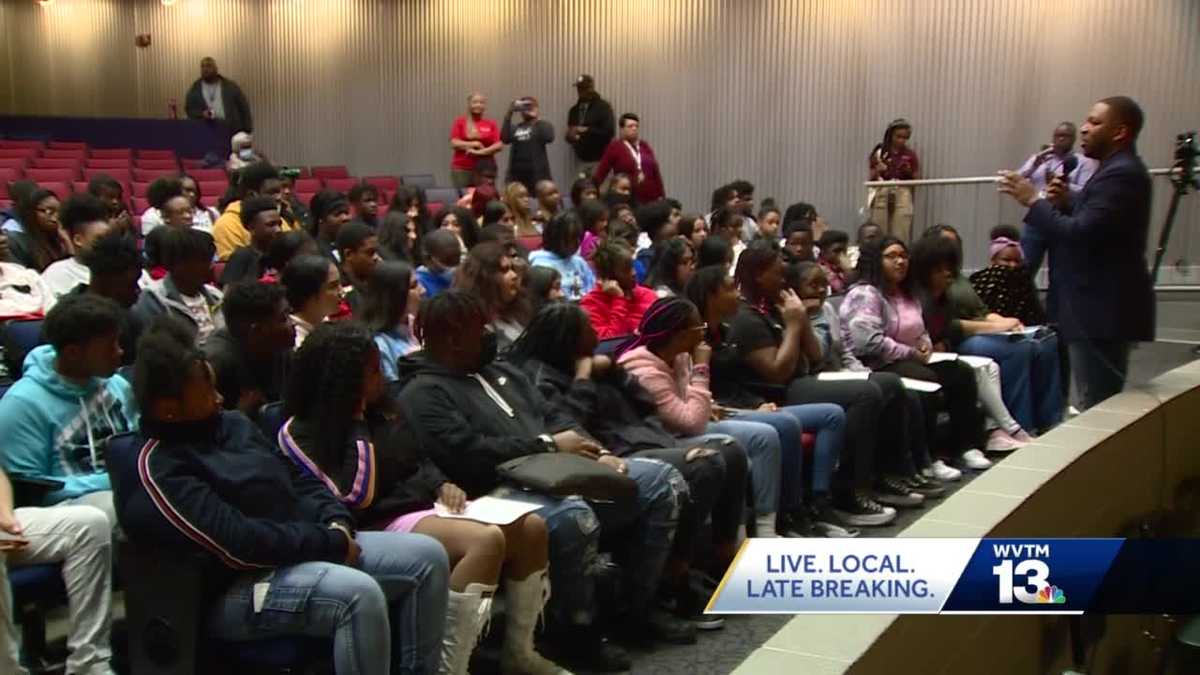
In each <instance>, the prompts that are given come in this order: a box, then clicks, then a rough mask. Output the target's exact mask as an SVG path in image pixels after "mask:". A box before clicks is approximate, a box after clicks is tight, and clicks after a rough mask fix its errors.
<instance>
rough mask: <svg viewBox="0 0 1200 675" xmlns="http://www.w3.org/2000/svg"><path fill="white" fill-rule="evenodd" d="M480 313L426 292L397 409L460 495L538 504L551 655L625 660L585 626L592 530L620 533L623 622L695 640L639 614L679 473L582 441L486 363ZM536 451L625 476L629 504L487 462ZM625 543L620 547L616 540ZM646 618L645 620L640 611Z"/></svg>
mask: <svg viewBox="0 0 1200 675" xmlns="http://www.w3.org/2000/svg"><path fill="white" fill-rule="evenodd" d="M486 325H487V316H486V310H485V309H484V307H483V304H482V303H481V302H480V301H479V300H478V299H477V298H476V297H475V296H474V295H472V294H470V293H466V292H464V291H460V290H456V289H451V290H448V291H446V292H444V293H441V294H439V295H437V296H435V297H433V298H430V299H429V300H426V302H425V304H424V306H423V307H422V308H421V311H420V314H419V315H418V316H417V325H416V335H417V339H418V340H420V341H422V343H423V344H424V345H425V351H424V352H419V353H417V354H414V355H410V356H407V357H404V358H402V359H400V362H399V364H398V366H399V371H400V375H401V380H402V385H403V390H402V391H401V393H400V398H399V400H400V408H401V412H402V413H403V415H404V417H405V419H407V420H408V421H409V423H410V424H411V427H412V430H413V435H414V437H415V439H416V442H417V443H418V444H419V445H420V446H421V447H423V448H424V449H425V450H426V452H428V453H429V455H430V457H431V458H432V459H433V461H434V462H436V463H437V465H438V467H439V468H441V470H442V471H443V472H444V473H445V474H446V476H447V478H448V479H450V480H452V481H454V483H455V484H456V485H458V486H460V487H462V489H463V490H464V491H465V492H466V493H467V496H468V497H478V496H482V495H486V494H489V493H491V494H498V495H500V496H508V497H510V498H512V499H520V500H523V501H529V502H533V503H537V504H539V505H541V506H542V508H541V509H540V510H539V511H538V515H540V516H541V517H542V518H544V519H545V520H546V523H547V525H548V527H549V531H550V562H551V565H550V575H551V581H552V583H553V584H554V588H555V592H554V596H553V597H552V598H551V600H552V602H551V607H550V610H551V613H552V615H553V616H554V617H555V618H554V619H553V620H551V621H549V622H548V624H549V625H550V626H553V627H555V628H556V629H558V630H559V635H558V636H556V637H557V638H558V639H556V640H555V644H554V645H553V646H554V647H555V648H556V650H559V655H558V658H557V659H556V660H559V661H560V662H561V661H563V660H568V659H569V660H571V661H573V662H577V663H579V664H580V665H581V666H586V667H587V668H588V669H589V670H606V671H609V670H624V669H626V668H628V667H629V658H628V655H626V654H625V653H624V652H623V651H622V650H619V649H618V648H616V647H614V646H610V645H607V644H605V643H603V642H602V641H601V640H600V636H599V634H598V632H597V631H596V629H595V628H594V627H593V626H592V622H593V614H594V595H595V583H594V578H593V576H592V574H591V573H590V570H591V569H592V568H593V566H594V565H595V564H596V560H595V555H596V550H597V546H598V543H599V537H600V531H601V529H603V531H604V534H605V535H606V536H621V535H625V536H623V540H624V542H625V544H626V546H627V549H626V551H625V552H626V553H627V554H628V562H627V564H626V567H625V572H626V574H627V580H628V584H629V586H628V588H629V590H630V593H629V600H630V603H631V610H630V618H631V620H630V621H626V622H625V623H624V624H623V626H624V627H626V628H628V629H629V631H628V632H629V633H630V634H633V635H638V636H639V637H641V638H642V639H646V637H648V636H657V637H660V638H662V639H671V640H675V641H679V642H688V641H694V640H695V634H694V630H692V629H691V627H690V626H688V625H686V624H683V623H682V622H679V621H678V620H672V621H668V620H666V619H667V618H668V617H661V618H662V620H659V618H660V617H658V615H657V614H655V613H652V612H650V611H649V610H650V607H652V606H653V601H654V598H655V597H656V594H657V588H658V582H659V578H660V577H661V575H662V570H663V565H664V563H665V562H666V559H667V554H668V553H669V551H670V547H671V538H672V537H673V536H674V534H675V523H676V519H677V518H678V509H679V499H680V495H679V494H678V493H677V488H676V486H678V485H680V484H682V480H683V479H682V477H680V476H679V475H678V472H676V471H675V469H673V468H671V466H670V465H668V464H665V463H663V462H660V461H656V460H649V459H629V460H624V459H622V458H620V457H617V456H615V455H614V454H613V453H612V452H611V451H609V450H608V449H606V448H604V447H602V446H600V444H598V443H596V442H595V441H594V440H592V439H591V438H589V437H588V436H587V435H586V434H585V433H584V432H583V430H582V429H581V428H580V427H579V426H578V425H577V424H576V423H575V421H574V420H572V419H570V418H569V417H568V416H566V415H564V414H562V413H561V412H559V411H557V410H555V409H554V408H553V407H551V406H549V405H547V404H546V401H545V400H544V399H543V398H542V396H541V394H540V393H539V392H538V390H537V388H536V387H534V386H533V384H532V383H531V382H530V381H529V379H528V378H526V377H525V375H524V373H522V372H521V370H520V369H518V368H517V367H515V366H513V365H511V364H508V363H505V362H503V361H494V358H495V355H496V336H495V334H494V333H492V332H490V331H485V327H486ZM541 452H570V453H573V454H578V455H580V456H583V457H588V458H591V459H595V460H596V461H598V462H601V463H602V464H604V465H605V466H608V467H610V468H612V469H613V470H614V471H619V472H622V473H627V474H628V476H629V477H630V478H632V479H633V480H634V481H635V482H636V483H637V484H638V496H637V499H636V503H635V504H634V505H632V507H631V508H628V509H622V511H623V512H621V513H617V512H616V511H617V509H614V508H612V507H611V506H609V507H608V508H605V505H603V504H589V503H588V502H586V501H584V500H583V499H582V498H578V497H568V498H558V497H551V496H548V495H542V494H538V493H535V492H527V491H515V490H513V489H511V488H502V489H500V490H497V488H501V481H500V476H499V474H498V473H497V471H496V467H497V466H498V465H499V464H502V463H503V462H506V461H508V460H510V459H515V458H518V457H524V456H526V455H531V454H536V453H541ZM623 548H625V547H623ZM652 615H653V616H652Z"/></svg>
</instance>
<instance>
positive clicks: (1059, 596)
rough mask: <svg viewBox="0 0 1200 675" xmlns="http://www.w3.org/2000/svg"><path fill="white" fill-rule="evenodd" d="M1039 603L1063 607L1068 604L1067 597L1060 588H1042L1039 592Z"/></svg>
mask: <svg viewBox="0 0 1200 675" xmlns="http://www.w3.org/2000/svg"><path fill="white" fill-rule="evenodd" d="M1037 601H1038V602H1039V603H1048V604H1055V605H1062V604H1065V603H1066V602H1067V596H1066V594H1065V593H1063V591H1062V589H1061V588H1059V587H1058V586H1042V590H1040V591H1038V594H1037Z"/></svg>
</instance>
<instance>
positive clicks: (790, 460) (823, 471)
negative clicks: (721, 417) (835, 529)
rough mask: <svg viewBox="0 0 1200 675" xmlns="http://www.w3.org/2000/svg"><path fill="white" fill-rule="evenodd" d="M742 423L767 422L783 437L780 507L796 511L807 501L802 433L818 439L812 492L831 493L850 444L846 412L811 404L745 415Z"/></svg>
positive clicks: (820, 404) (740, 416)
mask: <svg viewBox="0 0 1200 675" xmlns="http://www.w3.org/2000/svg"><path fill="white" fill-rule="evenodd" d="M738 419H739V420H749V421H751V422H764V423H766V424H770V425H771V426H772V427H774V428H775V431H776V432H777V433H778V434H779V445H780V447H781V448H782V450H783V457H782V458H781V459H780V469H781V471H780V475H781V476H782V482H781V483H780V486H779V487H780V493H781V497H780V507H781V508H784V509H792V508H796V507H797V506H800V504H801V503H802V502H803V496H804V490H803V487H802V485H801V480H802V476H803V475H804V474H803V471H804V448H803V447H802V445H801V438H800V433H802V432H805V431H808V432H810V433H812V434H814V435H815V436H816V440H815V442H814V444H813V459H812V461H813V470H812V486H811V487H812V492H813V494H824V493H827V492H829V485H830V482H831V481H832V480H833V471H834V469H835V468H837V460H838V456H839V455H841V452H842V446H843V444H845V442H846V413H845V412H844V411H843V410H842V408H841V406H838V405H834V404H833V403H808V404H804V405H789V406H784V407H781V408H779V410H778V411H776V412H773V413H770V412H753V413H742V414H740V415H738Z"/></svg>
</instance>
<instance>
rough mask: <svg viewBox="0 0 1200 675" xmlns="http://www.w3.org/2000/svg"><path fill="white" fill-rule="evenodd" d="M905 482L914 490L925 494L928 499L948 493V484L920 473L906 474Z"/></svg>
mask: <svg viewBox="0 0 1200 675" xmlns="http://www.w3.org/2000/svg"><path fill="white" fill-rule="evenodd" d="M904 482H905V483H907V484H908V486H909V487H910V488H912V491H913V492H916V493H917V494H922V495H925V498H926V499H936V498H938V497H943V496H945V495H946V486H945V485H944V484H943V483H942V482H940V481H938V480H936V479H933V478H926V477H925V476H922V475H921V474H919V473H915V474H913V475H911V476H906V477H905V478H904Z"/></svg>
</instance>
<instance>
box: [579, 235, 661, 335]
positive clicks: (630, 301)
mask: <svg viewBox="0 0 1200 675" xmlns="http://www.w3.org/2000/svg"><path fill="white" fill-rule="evenodd" d="M592 265H593V266H594V267H595V268H596V275H597V276H598V277H599V281H598V283H597V284H596V287H595V288H593V289H592V290H591V292H590V293H588V294H587V295H585V296H583V298H582V299H581V300H580V301H579V306H580V307H583V311H585V312H587V315H588V319H590V320H591V322H592V327H593V328H595V329H596V335H597V336H599V338H600V339H601V340H607V339H609V338H613V337H619V336H622V335H633V334H634V333H635V332H637V328H638V324H639V323H641V321H642V316H643V315H644V314H645V313H646V310H647V309H650V305H653V304H654V301H655V300H657V299H658V295H657V294H656V293H655V292H654V291H652V290H650V289H649V288H646V287H645V286H639V285H638V282H637V277H636V276H635V275H634V273H633V249H631V248H630V247H629V245H628V244H626V243H625V242H624V241H619V240H609V241H606V242H605V243H604V244H602V245H600V246H599V247H598V248H597V249H596V252H595V254H594V255H593V257H592Z"/></svg>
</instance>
